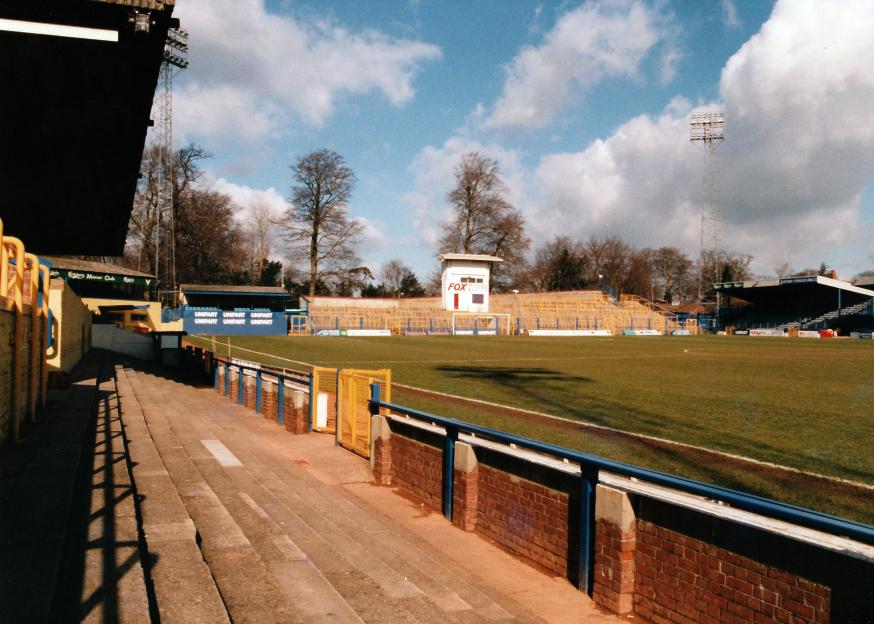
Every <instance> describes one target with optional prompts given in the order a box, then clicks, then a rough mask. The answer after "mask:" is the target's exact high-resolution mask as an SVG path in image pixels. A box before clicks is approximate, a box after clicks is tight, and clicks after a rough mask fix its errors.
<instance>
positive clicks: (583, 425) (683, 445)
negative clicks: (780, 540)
mask: <svg viewBox="0 0 874 624" xmlns="http://www.w3.org/2000/svg"><path fill="white" fill-rule="evenodd" d="M188 338H189V339H190V338H199V339H200V340H204V341H207V342H209V341H208V340H207V339H206V338H202V337H200V336H188ZM233 348H234V349H238V350H240V351H246V352H247V353H254V354H256V355H263V356H266V357H270V358H273V359H276V360H282V361H284V362H291V363H292V364H301V365H303V366H310V367H312V366H318V364H311V363H309V362H301V361H300V360H290V359H288V358H284V357H280V356H278V355H273V354H270V353H263V352H261V351H253V350H252V349H246V348H244V347H233ZM606 357H607V358H610V357H613V356H606ZM616 357H617V358H624V357H625V356H616ZM537 359H540V360H559V359H566V360H575V359H585V358H519V359H517V360H512V359H501V360H469V359H468V360H435V361H433V362H429V361H427V360H409V361H403V360H355V361H346V362H344V363H346V364H352V363H355V364H362V363H369V362H376V363H382V364H386V363H395V364H398V363H409V364H418V363H422V364H427V363H436V362H497V361H500V362H510V361H530V360H537ZM593 359H594V358H593ZM331 361H336V360H331ZM392 385H393V386H397V387H398V388H407V389H410V390H415V391H417V392H423V393H425V394H432V395H434V396H440V397H445V398H448V399H456V400H460V401H467V402H470V403H476V404H479V405H485V406H488V407H497V408H500V409H505V410H510V411H513V412H517V413H519V414H530V415H532V416H540V417H542V418H548V419H551V420H555V421H559V422H563V423H568V424H572V425H576V426H578V427H580V428H586V429H597V430H600V431H609V432H610V433H616V434H620V435H625V436H629V437H632V438H637V439H639V440H646V441H648V442H658V443H660V444H666V445H668V446H674V447H677V448H685V449H690V450H695V451H701V452H704V453H711V454H713V455H717V456H719V457H726V458H729V459H734V460H737V461H742V462H746V463H750V464H754V465H756V466H764V467H767V468H774V469H777V470H784V471H786V472H791V473H793V474H799V475H803V476H806V477H814V478H816V479H824V480H826V481H832V482H834V483H843V484H845V485H851V486H853V487H858V488H862V489H866V490H871V491H874V485H870V484H868V483H862V482H861V481H853V480H851V479H842V478H841V477H831V476H829V475H824V474H821V473H818V472H808V471H806V470H800V469H798V468H792V467H791V466H783V465H781V464H775V463H773V462H767V461H763V460H760V459H753V458H752V457H746V456H745V455H736V454H734V453H726V452H724V451H716V450H713V449H709V448H707V447H705V446H697V445H695V444H686V443H685V442H676V441H674V440H668V439H667V438H659V437H656V436H650V435H646V434H644V433H634V432H633V431H626V430H624V429H615V428H613V427H607V426H605V425H596V424H594V423H588V422H585V421H582V420H573V419H571V418H564V417H562V416H555V415H553V414H547V413H545V412H536V411H533V410H526V409H521V408H518V407H512V406H510V405H503V404H501V403H492V402H491V401H482V400H480V399H472V398H470V397H464V396H459V395H456V394H447V393H445V392H437V391H436V390H428V389H427V388H419V387H417V386H408V385H405V384H400V383H397V382H392Z"/></svg>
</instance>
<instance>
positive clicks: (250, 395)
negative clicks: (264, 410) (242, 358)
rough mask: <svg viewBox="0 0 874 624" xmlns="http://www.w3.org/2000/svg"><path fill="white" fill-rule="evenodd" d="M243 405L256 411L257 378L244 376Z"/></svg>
mask: <svg viewBox="0 0 874 624" xmlns="http://www.w3.org/2000/svg"><path fill="white" fill-rule="evenodd" d="M243 405H245V406H246V407H248V408H249V409H255V377H253V376H252V375H246V374H244V375H243Z"/></svg>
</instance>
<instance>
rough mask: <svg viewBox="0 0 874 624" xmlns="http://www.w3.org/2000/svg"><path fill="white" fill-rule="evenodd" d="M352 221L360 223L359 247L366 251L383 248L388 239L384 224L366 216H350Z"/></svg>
mask: <svg viewBox="0 0 874 624" xmlns="http://www.w3.org/2000/svg"><path fill="white" fill-rule="evenodd" d="M351 219H352V220H353V221H356V222H358V223H359V224H361V227H362V230H361V240H360V245H359V247H360V248H361V249H366V250H367V251H368V252H373V251H374V250H378V249H384V248H385V247H386V246H387V245H388V243H389V240H388V238H386V235H385V229H386V228H385V224H383V223H380V222H379V221H376V220H373V219H368V218H367V217H351Z"/></svg>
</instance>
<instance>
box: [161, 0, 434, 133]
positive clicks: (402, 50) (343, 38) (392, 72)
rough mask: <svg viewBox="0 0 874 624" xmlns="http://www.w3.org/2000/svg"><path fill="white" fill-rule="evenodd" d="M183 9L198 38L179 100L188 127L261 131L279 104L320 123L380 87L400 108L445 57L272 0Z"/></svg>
mask: <svg viewBox="0 0 874 624" xmlns="http://www.w3.org/2000/svg"><path fill="white" fill-rule="evenodd" d="M176 14H177V16H178V17H180V18H181V20H182V24H183V27H184V28H186V29H188V31H189V32H190V45H191V66H190V68H189V69H188V70H187V71H186V80H187V81H188V85H189V86H188V87H187V88H183V89H181V90H180V91H179V92H178V93H179V97H178V103H177V104H176V109H177V113H178V114H179V117H180V126H181V128H182V130H183V132H192V133H200V134H208V135H209V136H221V135H223V134H225V135H227V134H230V135H234V134H238V133H239V134H241V135H242V138H259V137H263V136H264V135H265V134H267V133H268V132H269V131H270V130H271V129H273V128H274V127H275V126H276V124H277V121H278V119H279V115H278V112H277V111H280V110H284V111H290V112H292V113H294V114H296V115H297V116H299V117H300V118H302V119H303V120H305V121H306V122H307V123H309V124H311V125H313V126H320V125H322V124H324V123H325V121H326V120H327V119H328V118H329V117H330V115H331V114H332V112H333V110H334V107H335V104H336V101H337V98H338V97H340V96H342V95H344V94H363V93H368V92H379V93H382V94H383V95H384V96H385V97H386V98H387V99H388V101H389V102H390V103H391V104H392V105H394V106H401V105H403V104H404V103H406V102H408V101H409V100H410V99H411V98H412V97H413V95H414V89H413V85H412V81H413V78H414V76H415V74H416V73H417V71H418V70H419V67H420V65H421V64H422V63H423V62H425V61H428V60H433V59H437V58H439V57H440V55H441V52H440V49H439V48H437V47H436V46H434V45H431V44H428V43H423V42H420V41H414V40H408V39H395V38H390V37H388V36H386V35H384V34H382V33H380V32H377V31H375V30H365V31H362V32H358V33H353V32H350V31H348V30H346V29H345V28H343V27H342V26H341V25H339V24H337V23H335V22H334V21H331V20H322V21H317V22H305V21H302V20H296V19H294V18H292V17H289V16H280V15H277V14H273V13H269V12H268V11H267V9H266V8H265V6H264V0H186V2H180V3H179V6H178V7H177V11H176Z"/></svg>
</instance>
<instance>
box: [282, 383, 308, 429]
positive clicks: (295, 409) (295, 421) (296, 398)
mask: <svg viewBox="0 0 874 624" xmlns="http://www.w3.org/2000/svg"><path fill="white" fill-rule="evenodd" d="M285 430H286V431H291V432H292V433H294V434H301V433H309V430H310V428H309V414H307V409H306V402H305V401H304V393H303V392H301V391H300V390H291V389H290V388H289V387H288V386H286V387H285Z"/></svg>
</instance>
